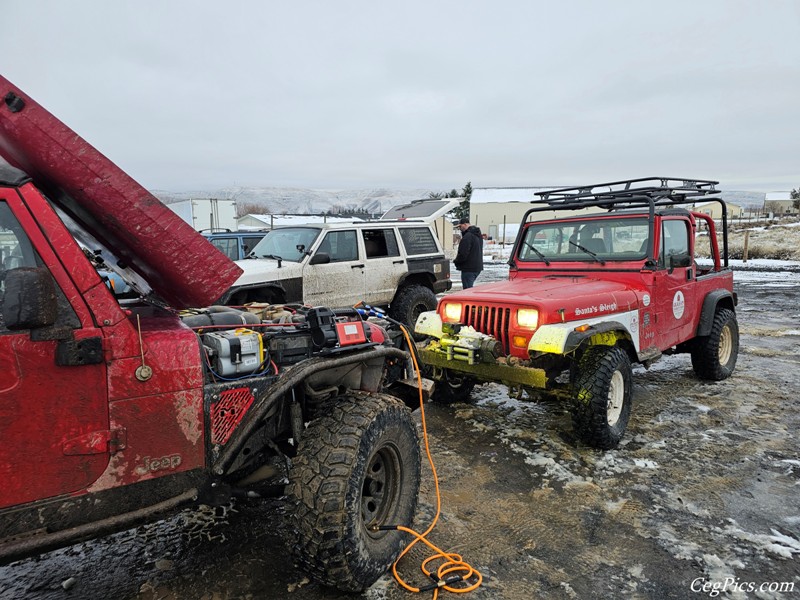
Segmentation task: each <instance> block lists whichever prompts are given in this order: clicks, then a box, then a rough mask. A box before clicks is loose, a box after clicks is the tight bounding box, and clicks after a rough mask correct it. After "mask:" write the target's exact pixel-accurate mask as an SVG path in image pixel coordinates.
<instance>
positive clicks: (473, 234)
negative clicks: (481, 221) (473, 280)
mask: <svg viewBox="0 0 800 600" xmlns="http://www.w3.org/2000/svg"><path fill="white" fill-rule="evenodd" d="M453 264H454V265H455V266H456V269H458V270H459V271H467V272H472V273H480V272H481V271H483V236H482V235H481V230H480V229H478V228H477V227H476V226H475V225H470V226H469V227H468V228H467V230H466V231H465V232H464V233H462V234H461V241H460V242H459V243H458V252H457V253H456V257H455V259H454V260H453Z"/></svg>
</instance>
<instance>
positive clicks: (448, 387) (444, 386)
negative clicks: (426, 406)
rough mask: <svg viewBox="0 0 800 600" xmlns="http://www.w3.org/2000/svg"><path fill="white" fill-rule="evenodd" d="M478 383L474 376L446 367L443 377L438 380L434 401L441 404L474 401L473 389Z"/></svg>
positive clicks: (434, 390) (434, 391)
mask: <svg viewBox="0 0 800 600" xmlns="http://www.w3.org/2000/svg"><path fill="white" fill-rule="evenodd" d="M476 383H477V382H476V381H475V380H474V379H473V378H472V377H469V376H467V375H459V374H458V373H454V372H453V371H448V370H447V369H445V370H444V374H443V375H442V379H437V380H436V385H435V387H434V389H433V395H432V398H433V401H434V402H438V403H439V404H454V403H456V402H466V403H469V402H471V401H472V390H473V388H474V387H475V384H476Z"/></svg>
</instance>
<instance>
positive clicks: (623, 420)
mask: <svg viewBox="0 0 800 600" xmlns="http://www.w3.org/2000/svg"><path fill="white" fill-rule="evenodd" d="M632 380H633V374H632V370H631V361H630V359H629V358H628V354H627V353H626V352H625V350H623V349H622V348H620V347H619V346H592V347H590V348H588V349H587V350H586V352H585V353H584V354H583V356H582V357H581V359H580V361H579V363H578V366H577V369H576V372H575V381H574V383H573V407H572V423H573V427H574V430H575V434H576V435H577V437H578V438H579V439H580V440H581V441H582V442H584V443H586V444H588V445H589V446H592V447H594V448H599V449H601V450H611V449H612V448H616V446H617V444H619V442H620V440H621V439H622V436H623V435H624V433H625V428H626V427H627V426H628V419H630V416H631V395H632V394H631V388H632Z"/></svg>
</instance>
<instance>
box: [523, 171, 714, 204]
mask: <svg viewBox="0 0 800 600" xmlns="http://www.w3.org/2000/svg"><path fill="white" fill-rule="evenodd" d="M718 183H719V182H718V181H708V180H705V179H685V178H682V177H643V178H641V179H626V180H623V181H612V182H609V183H598V184H593V185H587V186H579V187H571V188H559V189H555V190H547V191H544V192H536V195H537V196H539V199H537V200H532V201H531V203H533V204H546V205H547V206H548V207H549V208H550V209H558V208H575V209H577V208H584V207H588V206H601V207H603V208H611V207H612V206H615V205H619V204H622V205H624V206H626V207H636V206H650V205H651V201H652V202H653V203H654V204H656V205H658V206H662V205H669V204H686V203H690V202H694V200H693V198H696V197H697V196H706V195H708V194H718V193H719V190H718V189H717V188H716V186H717V184H718Z"/></svg>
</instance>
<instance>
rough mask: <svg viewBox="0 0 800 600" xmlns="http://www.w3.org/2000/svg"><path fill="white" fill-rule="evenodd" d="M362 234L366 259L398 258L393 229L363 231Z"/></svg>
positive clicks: (398, 249)
mask: <svg viewBox="0 0 800 600" xmlns="http://www.w3.org/2000/svg"><path fill="white" fill-rule="evenodd" d="M362 234H363V235H364V249H365V250H366V252H367V258H384V257H387V256H400V248H398V246H397V237H395V234H394V229H363V230H362Z"/></svg>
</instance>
